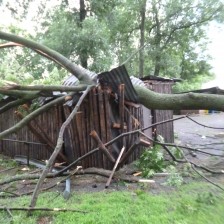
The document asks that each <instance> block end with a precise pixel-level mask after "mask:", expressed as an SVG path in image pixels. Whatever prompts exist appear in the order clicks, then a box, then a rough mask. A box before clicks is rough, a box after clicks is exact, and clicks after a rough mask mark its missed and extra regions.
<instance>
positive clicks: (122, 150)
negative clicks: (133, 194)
mask: <svg viewBox="0 0 224 224" xmlns="http://www.w3.org/2000/svg"><path fill="white" fill-rule="evenodd" d="M124 150H125V147H124V146H123V148H122V149H121V151H120V154H119V156H118V158H117V161H116V163H115V164H114V168H113V170H112V172H111V174H110V177H109V179H108V180H107V183H106V185H105V188H108V187H109V185H110V182H111V180H112V178H113V175H114V172H115V170H116V169H117V166H118V163H119V162H120V159H121V156H122V155H123V153H124Z"/></svg>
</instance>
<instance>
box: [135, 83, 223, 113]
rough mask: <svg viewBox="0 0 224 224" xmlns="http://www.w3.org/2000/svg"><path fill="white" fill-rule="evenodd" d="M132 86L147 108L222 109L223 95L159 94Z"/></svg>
mask: <svg viewBox="0 0 224 224" xmlns="http://www.w3.org/2000/svg"><path fill="white" fill-rule="evenodd" d="M134 88H135V91H136V92H137V94H138V97H139V101H140V103H141V104H143V105H144V106H145V107H147V108H149V109H158V110H180V109H210V110H218V111H224V96H223V95H216V94H202V93H183V94H161V93H155V92H153V91H151V90H149V89H146V88H143V87H140V86H134Z"/></svg>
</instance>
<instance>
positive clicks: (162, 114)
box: [141, 75, 180, 143]
mask: <svg viewBox="0 0 224 224" xmlns="http://www.w3.org/2000/svg"><path fill="white" fill-rule="evenodd" d="M141 80H142V81H144V83H145V85H146V87H147V88H148V89H150V90H152V91H154V92H158V93H166V94H170V93H172V86H173V84H174V83H175V82H177V81H180V80H179V79H170V78H163V77H157V76H153V75H149V76H145V77H144V78H141ZM144 111H145V113H148V115H147V116H144V124H147V123H148V124H150V123H152V124H154V123H157V122H161V121H164V120H169V119H172V118H173V111H172V110H151V111H147V109H144ZM152 134H153V136H154V138H156V136H157V135H161V136H162V137H163V138H164V141H165V142H170V143H173V142H174V128H173V122H167V123H163V124H160V125H157V126H155V127H153V129H152Z"/></svg>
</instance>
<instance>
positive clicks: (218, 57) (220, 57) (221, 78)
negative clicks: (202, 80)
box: [203, 23, 224, 89]
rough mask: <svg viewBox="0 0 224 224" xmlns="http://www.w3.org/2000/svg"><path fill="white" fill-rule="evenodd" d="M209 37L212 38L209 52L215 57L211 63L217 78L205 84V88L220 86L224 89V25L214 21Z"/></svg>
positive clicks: (209, 30)
mask: <svg viewBox="0 0 224 224" xmlns="http://www.w3.org/2000/svg"><path fill="white" fill-rule="evenodd" d="M208 37H209V39H210V40H211V43H210V44H209V45H208V53H209V54H210V55H211V57H212V58H213V59H212V60H211V62H210V64H211V65H212V67H213V69H212V71H213V72H214V74H215V76H216V78H215V80H213V81H210V82H208V83H206V84H204V85H203V88H209V87H214V86H218V87H219V88H222V89H224V25H218V24H216V23H212V24H211V26H210V27H209V29H208Z"/></svg>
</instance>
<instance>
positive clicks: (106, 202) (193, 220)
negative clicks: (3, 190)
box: [0, 182, 224, 224]
mask: <svg viewBox="0 0 224 224" xmlns="http://www.w3.org/2000/svg"><path fill="white" fill-rule="evenodd" d="M29 202H30V196H29V197H28V196H24V197H21V198H11V199H9V198H7V199H4V198H1V202H0V205H1V206H18V207H25V206H28V205H29ZM37 207H48V208H55V207H60V208H74V209H79V210H83V211H86V212H87V213H86V214H83V213H79V212H39V211H38V212H34V213H33V215H31V216H27V215H26V212H24V211H11V212H12V215H13V223H15V224H17V223H27V224H29V223H30V224H31V223H32V224H34V223H41V224H43V223H52V224H56V223H58V224H59V223H61V224H62V223H66V224H69V223H79V224H82V223H83V224H84V223H85V224H87V223H89V224H94V223H97V224H101V223H102V224H110V223H111V224H112V223H113V224H114V223H121V224H126V223H127V224H130V223H135V224H138V223H139V224H144V223H150V224H153V223H155V224H169V223H171V224H188V223H189V224H211V223H214V224H223V223H224V221H223V220H224V194H223V193H222V192H219V191H218V190H217V189H216V188H214V187H212V186H211V185H208V184H205V183H202V182H197V183H191V184H188V185H187V184H186V185H183V186H181V187H180V188H179V189H177V190H175V191H172V192H169V193H165V192H161V193H160V194H151V193H150V191H148V189H147V191H146V190H144V189H143V190H142V189H140V188H139V190H134V191H131V190H129V191H109V190H105V191H102V192H97V193H80V192H74V193H73V194H72V197H71V198H70V199H69V200H67V201H65V200H64V199H63V197H62V196H61V195H60V194H58V193H57V192H45V193H43V194H41V195H40V197H39V199H38V204H37ZM10 222H11V218H10V216H9V214H8V213H7V212H6V211H1V212H0V223H4V224H5V223H10ZM11 223H12V222H11Z"/></svg>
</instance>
